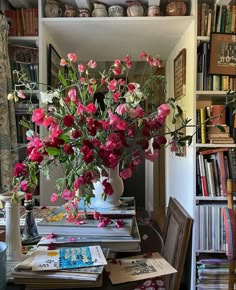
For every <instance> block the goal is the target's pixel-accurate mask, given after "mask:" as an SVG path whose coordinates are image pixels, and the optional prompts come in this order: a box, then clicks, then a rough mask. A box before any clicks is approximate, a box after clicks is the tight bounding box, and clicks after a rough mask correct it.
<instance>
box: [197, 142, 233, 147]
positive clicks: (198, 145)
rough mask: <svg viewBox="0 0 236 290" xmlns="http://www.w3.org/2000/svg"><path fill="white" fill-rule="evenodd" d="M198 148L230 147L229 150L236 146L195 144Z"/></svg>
mask: <svg viewBox="0 0 236 290" xmlns="http://www.w3.org/2000/svg"><path fill="white" fill-rule="evenodd" d="M195 147H197V148H218V147H228V148H235V147H236V144H200V143H197V144H195Z"/></svg>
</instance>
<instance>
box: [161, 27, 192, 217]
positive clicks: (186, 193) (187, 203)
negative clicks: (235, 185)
mask: <svg viewBox="0 0 236 290" xmlns="http://www.w3.org/2000/svg"><path fill="white" fill-rule="evenodd" d="M194 31H195V24H194V23H192V25H191V26H190V27H189V28H188V30H187V31H186V32H185V34H184V35H183V37H182V38H181V39H180V41H179V42H178V44H177V45H176V47H175V48H174V50H173V51H172V53H171V55H170V56H169V58H168V61H167V73H166V76H167V97H174V74H173V71H174V68H173V65H174V59H175V57H176V56H177V55H178V53H179V52H180V51H181V50H182V49H183V48H186V84H187V85H186V96H184V97H183V98H181V99H179V100H178V104H179V105H180V106H181V108H182V109H183V111H184V112H185V114H186V117H188V118H190V119H193V118H194V111H195V109H194V106H195V105H194V103H195V101H194V99H195V98H194V80H195V78H194V76H195V54H194V52H195V39H194ZM170 126H173V125H172V124H170ZM172 128H173V127H172ZM192 133H193V128H187V130H186V134H187V135H188V134H192ZM193 151H194V150H193V147H192V146H190V147H187V148H186V156H185V157H178V156H175V153H172V152H171V151H170V148H169V147H168V148H167V149H166V200H167V201H168V200H169V197H170V196H173V197H175V198H176V199H177V200H178V201H179V202H180V203H181V204H182V205H183V207H184V208H185V209H186V210H187V212H188V213H189V214H190V215H191V216H193V212H194V202H193V197H194V194H195V188H194V184H195V182H194V180H195V173H194V172H193V168H194V160H195V158H194V152H193Z"/></svg>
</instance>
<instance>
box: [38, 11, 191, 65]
mask: <svg viewBox="0 0 236 290" xmlns="http://www.w3.org/2000/svg"><path fill="white" fill-rule="evenodd" d="M193 21H194V17H193V16H182V17H180V16H175V17H171V16H163V17H161V16H160V17H84V18H76V17H72V18H66V17H64V18H59V17H58V18H42V24H43V28H45V30H46V31H47V33H48V34H49V35H52V36H53V38H54V39H56V40H57V45H58V47H60V49H61V51H63V52H65V53H69V52H74V53H76V54H77V55H78V58H79V60H80V61H88V60H90V59H93V60H95V61H112V60H114V58H120V59H123V58H124V57H125V56H126V55H127V54H129V53H131V52H132V55H131V56H132V60H133V61H137V60H140V58H139V55H140V53H141V52H142V51H146V52H147V53H148V54H152V55H159V56H160V57H161V58H162V59H164V60H165V59H167V58H168V56H169V55H170V53H171V51H172V49H173V48H174V47H175V45H176V44H177V42H178V41H179V39H180V38H181V37H182V35H183V34H184V32H185V31H186V30H187V29H188V27H189V26H190V25H191V23H192V22H193ZM72 27H74V28H72ZM173 27H174V29H173ZM72 39H73V41H72ZM101 39H102V41H101Z"/></svg>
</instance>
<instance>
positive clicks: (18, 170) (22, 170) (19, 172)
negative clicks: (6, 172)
mask: <svg viewBox="0 0 236 290" xmlns="http://www.w3.org/2000/svg"><path fill="white" fill-rule="evenodd" d="M26 172H27V168H26V166H25V164H22V163H16V164H15V166H14V176H15V177H19V176H24V175H25V174H26Z"/></svg>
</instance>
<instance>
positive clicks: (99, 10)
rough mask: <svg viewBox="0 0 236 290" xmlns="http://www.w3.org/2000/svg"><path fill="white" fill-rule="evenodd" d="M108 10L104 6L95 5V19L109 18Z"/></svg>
mask: <svg viewBox="0 0 236 290" xmlns="http://www.w3.org/2000/svg"><path fill="white" fill-rule="evenodd" d="M107 15H108V13H107V9H106V6H105V5H104V4H101V3H94V10H93V11H92V16H93V17H107Z"/></svg>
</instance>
